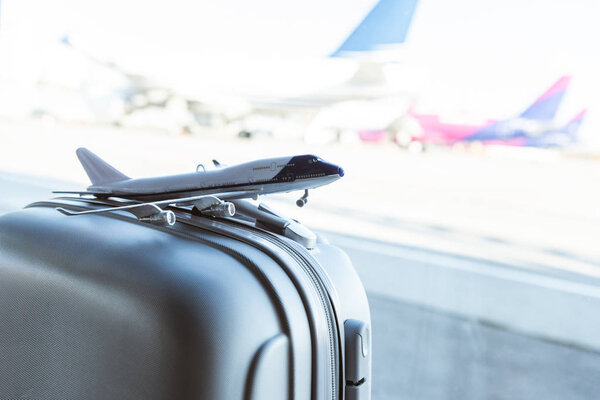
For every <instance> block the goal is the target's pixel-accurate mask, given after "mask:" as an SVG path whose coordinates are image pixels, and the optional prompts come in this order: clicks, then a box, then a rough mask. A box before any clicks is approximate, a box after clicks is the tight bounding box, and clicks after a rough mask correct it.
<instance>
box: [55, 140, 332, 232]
mask: <svg viewBox="0 0 600 400" xmlns="http://www.w3.org/2000/svg"><path fill="white" fill-rule="evenodd" d="M77 157H79V161H81V165H82V166H83V168H84V169H85V172H86V173H87V174H88V176H89V177H90V180H91V181H92V185H91V186H89V187H88V188H87V190H86V191H83V192H61V191H59V192H55V193H76V194H80V195H86V194H88V195H94V196H96V197H120V198H124V199H129V200H135V201H136V203H134V204H129V205H125V206H119V207H110V208H104V209H100V210H89V211H79V212H74V211H69V210H67V209H64V208H60V207H59V208H57V210H58V211H60V212H61V213H63V214H65V215H81V214H99V213H106V212H111V211H127V212H130V213H132V214H134V215H135V216H136V217H137V218H138V219H140V220H141V221H148V222H150V223H155V224H163V225H173V224H174V223H175V214H174V213H173V211H171V210H165V209H163V208H161V207H168V206H170V205H174V204H175V205H192V206H193V207H194V208H196V209H197V210H199V211H200V212H201V213H203V214H205V215H210V216H213V217H231V216H233V215H234V214H235V206H234V204H233V203H231V202H230V201H231V200H237V199H244V198H257V197H258V196H260V195H264V194H270V193H278V192H291V191H295V190H304V195H303V196H302V197H301V198H300V199H298V200H297V201H296V204H297V205H298V206H299V207H302V206H303V205H304V204H306V201H307V197H308V190H309V189H313V188H316V187H319V186H323V185H326V184H328V183H331V182H333V181H335V180H337V179H339V178H341V177H342V176H344V170H343V169H342V168H340V167H338V166H337V165H335V164H331V163H328V162H326V161H324V160H322V159H321V158H319V157H317V156H313V155H310V154H307V155H302V156H293V157H278V158H268V159H264V160H256V161H250V162H247V163H244V164H238V165H234V166H231V167H221V166H220V164H218V163H217V162H216V161H215V165H216V166H217V167H218V168H217V169H215V170H210V171H207V170H206V169H205V168H204V167H203V168H202V171H200V170H199V168H197V169H196V172H192V173H186V174H178V175H168V176H158V177H151V178H138V179H134V178H130V177H128V176H127V175H125V174H123V173H122V172H119V171H118V170H117V169H115V168H114V167H113V166H111V165H109V164H108V163H106V162H105V161H104V160H102V159H101V158H100V157H98V156H97V155H95V154H94V153H92V152H91V151H89V150H87V149H84V148H80V149H77ZM199 167H200V166H199Z"/></svg>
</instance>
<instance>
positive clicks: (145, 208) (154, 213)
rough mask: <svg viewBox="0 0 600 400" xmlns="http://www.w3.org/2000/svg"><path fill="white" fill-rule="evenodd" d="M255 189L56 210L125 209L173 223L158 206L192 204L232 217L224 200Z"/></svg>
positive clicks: (253, 195) (144, 217)
mask: <svg viewBox="0 0 600 400" xmlns="http://www.w3.org/2000/svg"><path fill="white" fill-rule="evenodd" d="M76 193H84V192H76ZM257 196H258V193H257V192H255V191H237V192H223V193H216V194H207V195H200V196H191V197H183V198H179V199H168V200H159V201H153V202H149V203H139V204H130V205H126V206H116V207H107V208H102V209H99V210H87V211H70V210H67V209H65V208H62V207H57V208H56V210H57V211H59V212H61V213H62V214H64V215H68V216H73V215H83V214H102V213H107V212H111V211H127V212H129V213H131V214H133V215H135V216H136V217H137V218H138V219H139V220H140V221H144V222H150V223H153V224H158V225H173V224H174V223H175V214H174V213H173V211H170V210H163V209H162V208H161V207H160V206H169V205H177V206H186V205H193V206H194V208H196V209H198V210H199V211H200V212H201V213H203V214H206V215H210V216H213V217H232V216H234V215H235V206H234V205H233V203H230V202H228V201H225V200H236V199H247V198H256V197H257Z"/></svg>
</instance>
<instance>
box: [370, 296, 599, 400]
mask: <svg viewBox="0 0 600 400" xmlns="http://www.w3.org/2000/svg"><path fill="white" fill-rule="evenodd" d="M369 302H370V306H371V313H372V315H371V317H372V323H373V400H388V399H389V400H391V399H410V400H446V399H447V400H450V399H460V400H482V399H507V400H508V399H510V400H521V399H522V400H529V399H545V400H552V399H556V400H566V399H569V400H576V399H597V398H598V388H600V353H596V352H589V351H586V350H583V349H579V348H574V347H569V346H565V345H562V344H557V343H553V342H549V341H544V340H540V339H535V338H531V337H528V336H525V335H520V334H517V333H513V332H510V331H506V330H504V329H499V328H497V327H494V326H489V325H485V324H482V323H481V322H479V321H476V320H469V319H465V318H462V317H457V316H453V315H449V314H444V313H440V312H436V311H433V310H430V309H426V308H423V307H419V306H416V305H414V304H407V303H402V302H398V301H396V300H391V299H388V298H385V297H381V296H377V295H371V294H370V295H369Z"/></svg>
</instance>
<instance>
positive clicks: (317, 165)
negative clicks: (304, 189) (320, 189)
mask: <svg viewBox="0 0 600 400" xmlns="http://www.w3.org/2000/svg"><path fill="white" fill-rule="evenodd" d="M319 174H322V175H321V176H327V175H339V176H344V170H343V169H342V168H340V167H338V166H337V165H335V164H331V163H328V162H326V161H323V160H322V159H320V158H319V157H317V156H314V155H312V154H306V155H303V156H295V157H292V159H291V160H290V161H289V162H288V163H287V165H286V166H285V167H283V169H282V170H281V171H279V173H278V174H277V175H275V176H274V177H273V180H274V181H277V182H290V181H294V180H296V179H299V178H303V177H310V175H319Z"/></svg>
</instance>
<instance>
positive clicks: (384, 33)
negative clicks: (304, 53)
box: [332, 0, 418, 57]
mask: <svg viewBox="0 0 600 400" xmlns="http://www.w3.org/2000/svg"><path fill="white" fill-rule="evenodd" d="M417 1H418V0H380V1H379V2H378V3H377V4H376V5H375V7H373V9H372V10H371V12H369V14H367V16H366V17H365V19H363V21H362V22H361V23H360V25H358V26H357V27H356V29H354V31H353V32H352V33H351V34H350V36H348V38H347V39H346V40H345V41H344V43H342V45H341V46H340V47H339V48H338V49H337V50H336V51H335V52H334V53H333V54H332V56H333V57H338V56H340V55H342V54H343V53H357V52H365V51H373V50H377V49H378V48H379V47H381V46H386V45H388V46H389V45H395V44H399V43H404V40H405V39H406V34H407V33H408V28H409V27H410V22H411V20H412V17H413V14H414V12H415V8H416V6H417Z"/></svg>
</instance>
